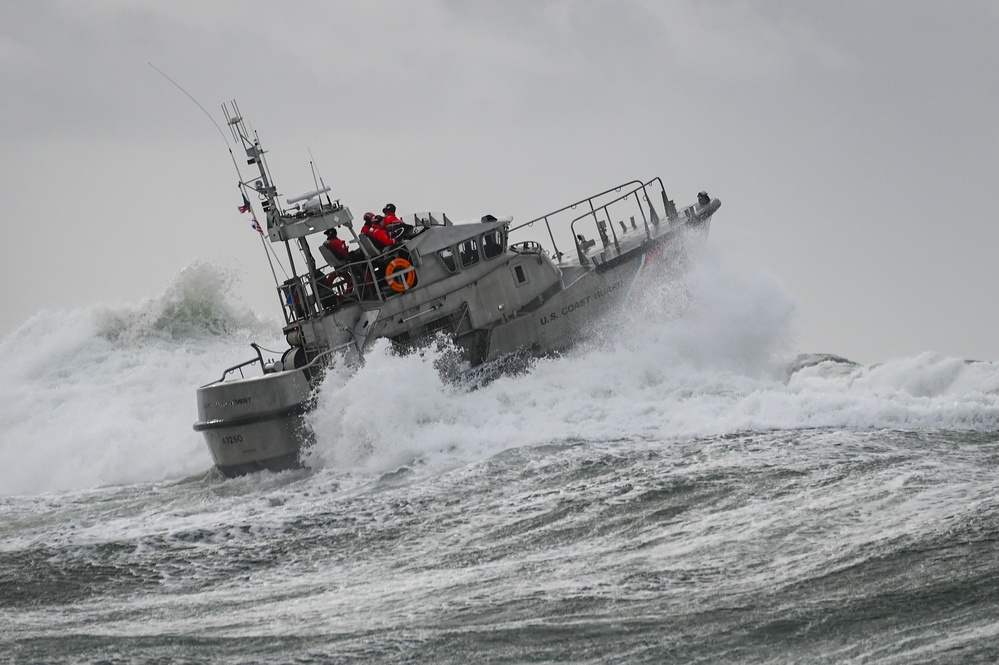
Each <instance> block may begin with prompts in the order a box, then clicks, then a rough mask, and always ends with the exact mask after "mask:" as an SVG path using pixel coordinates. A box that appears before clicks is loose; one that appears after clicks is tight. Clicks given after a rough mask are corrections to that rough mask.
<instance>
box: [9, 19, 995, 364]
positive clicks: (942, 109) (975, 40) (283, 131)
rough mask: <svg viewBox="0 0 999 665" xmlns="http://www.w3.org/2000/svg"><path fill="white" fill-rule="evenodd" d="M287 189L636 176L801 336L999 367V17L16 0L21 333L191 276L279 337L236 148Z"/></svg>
mask: <svg viewBox="0 0 999 665" xmlns="http://www.w3.org/2000/svg"><path fill="white" fill-rule="evenodd" d="M147 63H153V64H154V65H156V66H157V67H159V68H160V69H162V70H163V71H165V72H166V73H167V74H169V75H170V76H171V77H172V78H173V79H175V80H176V81H177V82H178V83H180V84H181V85H182V86H183V87H184V88H185V89H186V90H187V91H188V92H189V93H190V94H191V95H193V96H194V97H195V98H197V99H198V101H200V102H201V103H202V104H203V105H204V106H205V107H206V108H207V109H208V110H209V111H210V112H212V113H213V114H214V115H215V117H216V119H218V120H219V122H220V123H221V118H220V114H219V113H218V107H219V104H220V103H221V102H223V101H227V100H229V99H232V98H235V99H237V101H238V102H239V104H240V106H241V109H242V111H243V114H244V115H245V116H246V117H247V118H248V120H250V121H251V123H252V125H253V127H254V128H255V129H256V130H257V131H259V132H260V135H261V138H262V139H263V141H264V145H265V147H266V148H267V149H268V150H269V151H270V154H269V163H270V166H271V168H272V170H273V172H274V174H275V177H276V179H277V184H278V186H279V188H280V189H281V192H282V194H283V195H285V196H289V195H294V194H298V193H300V192H303V191H306V190H309V189H312V186H311V182H312V177H311V175H310V171H309V166H308V163H309V151H310V150H311V151H312V154H313V155H314V156H315V159H316V163H317V166H318V167H319V170H320V173H321V174H322V176H323V177H324V179H325V180H326V182H327V183H328V184H331V185H333V187H334V193H335V194H336V195H338V196H340V197H342V198H343V200H344V201H345V202H346V203H347V204H348V205H350V206H351V207H352V208H353V210H354V211H355V213H359V212H360V211H363V210H364V209H374V208H378V207H380V206H381V204H383V203H384V202H385V201H388V200H391V201H394V202H395V203H396V204H397V205H398V206H399V208H400V211H415V210H431V209H432V210H445V211H447V212H448V213H449V215H450V216H452V217H453V218H457V219H475V218H478V217H479V216H480V215H482V214H485V213H487V212H491V213H494V214H498V215H502V214H512V215H514V216H515V218H517V219H520V220H527V219H529V218H531V217H534V216H536V215H539V214H542V213H544V212H547V211H548V210H550V209H553V208H556V207H559V206H561V205H563V204H565V203H568V202H570V201H571V200H574V199H576V198H579V197H581V196H585V195H586V194H589V193H591V192H593V191H596V190H600V189H604V188H606V187H608V186H611V185H615V184H618V183H620V182H624V181H628V180H631V179H634V178H641V179H648V178H650V177H653V176H655V175H660V176H662V178H663V180H664V181H665V183H666V186H667V188H668V189H669V190H670V192H671V194H672V196H673V198H674V199H676V201H677V203H682V204H685V203H689V202H691V200H692V199H693V197H694V195H695V194H696V192H697V191H699V190H701V189H706V190H708V191H709V192H710V193H711V194H712V195H713V196H718V197H719V198H721V199H722V202H723V206H722V209H721V211H720V213H719V214H718V215H717V216H716V218H715V222H714V224H713V227H712V233H713V242H715V243H717V244H719V245H720V246H723V247H725V248H727V249H729V250H732V249H734V252H733V253H736V254H738V255H739V256H741V257H744V259H745V261H746V262H748V263H750V264H751V265H756V266H759V267H760V268H761V269H762V270H765V271H766V272H769V273H771V274H773V275H775V276H776V277H777V279H779V280H780V282H781V283H782V284H783V285H784V288H785V289H786V290H787V291H788V293H790V294H792V296H793V297H794V298H795V300H796V301H797V303H798V313H797V346H798V347H799V349H798V350H801V351H806V352H830V353H838V354H840V355H845V356H847V357H850V358H852V359H854V360H858V361H860V362H868V363H870V362H877V361H881V360H887V359H890V358H894V357H901V356H911V355H915V354H918V353H920V352H922V351H936V352H939V353H943V354H947V355H955V356H961V357H965V358H976V359H983V360H999V337H997V331H999V325H997V324H999V307H997V303H996V298H995V295H994V293H993V289H994V286H995V285H996V283H997V282H999V261H997V260H996V259H995V253H996V247H997V246H999V228H997V224H996V219H995V217H996V214H995V212H996V205H995V198H996V193H997V191H999V187H997V185H996V178H997V174H999V3H997V2H995V1H994V0H991V1H986V0H957V1H948V2H943V1H940V2H922V1H918V0H906V1H901V0H899V1H895V2H887V1H884V2H838V3H831V2H809V1H801V0H794V1H790V0H788V1H783V2H776V1H764V0H760V1H754V2H740V1H734V0H733V1H727V2H725V1H715V0H697V1H692V0H691V1H687V2H681V1H675V2H672V1H663V0H616V1H615V2H583V1H580V2H566V1H554V0H553V1H547V2H546V1H543V0H530V1H526V0H525V1H520V0H503V1H502V2H500V1H495V2H485V1H478V2H465V1H457V0H455V1H447V0H422V1H420V2H414V1H397V2H394V1H385V0H382V1H379V0H367V1H364V2H361V1H355V2H335V1H327V2H281V3H275V2H261V1H255V0H248V1H242V2H204V1H202V0H198V1H197V2H188V1H183V0H181V1H177V0H172V1H171V2H169V3H166V2H160V1H155V2H154V1H152V0H149V1H146V0H105V1H101V2H96V1H94V2H88V1H86V0H72V1H70V0H64V1H58V2H57V1H49V0H33V1H31V2H18V1H16V0H0V89H2V90H3V94H2V95H0V120H2V122H0V146H2V147H3V156H2V161H0V170H2V172H0V194H2V198H3V202H4V207H3V213H2V215H3V220H4V225H3V229H4V233H3V236H4V237H3V243H2V245H0V278H2V279H0V294H2V305H3V307H2V311H0V336H6V335H7V334H8V333H9V332H10V331H11V330H13V329H14V328H15V327H17V326H18V325H20V324H21V323H23V322H24V321H26V320H27V319H28V318H30V317H31V316H32V315H33V314H34V313H35V312H37V311H38V310H40V309H54V310H61V309H70V308H75V307H89V306H92V305H94V304H97V303H105V304H114V303H126V302H133V303H137V302H139V301H140V300H142V299H144V298H151V297H156V296H157V295H158V294H159V293H160V292H161V291H162V290H163V289H164V288H165V287H166V286H167V285H168V284H169V283H170V282H171V281H172V280H173V278H174V277H175V276H176V275H177V273H178V272H180V271H181V270H182V269H183V268H184V267H185V266H187V265H189V264H191V263H193V262H195V261H199V260H200V261H205V262H210V263H212V264H214V265H217V266H220V267H222V268H224V269H230V268H231V269H233V270H235V271H237V273H238V274H239V275H240V276H241V281H240V282H239V285H238V289H239V293H238V295H239V296H240V297H241V298H242V299H243V300H244V301H246V302H247V303H249V304H250V305H251V306H252V307H253V308H254V309H256V310H257V311H258V312H259V313H261V314H262V315H265V316H274V317H277V315H278V312H277V307H276V304H275V300H276V296H275V295H273V291H272V290H271V280H270V277H269V272H268V270H267V267H266V262H265V261H264V259H263V257H262V256H261V250H260V245H259V240H258V239H257V237H256V235H255V234H254V233H253V232H252V231H250V230H249V229H248V227H247V221H246V218H245V217H242V216H240V215H239V214H238V213H237V211H236V205H237V203H238V202H239V195H238V192H237V190H236V187H235V180H236V179H235V173H234V171H233V168H232V164H231V161H230V159H229V156H228V154H227V153H226V150H225V145H224V144H223V142H222V138H221V137H220V136H219V134H218V131H217V130H216V129H215V128H214V127H213V126H212V125H211V123H209V121H208V119H207V118H206V117H205V116H204V114H202V112H201V111H199V110H198V109H197V107H196V106H194V105H193V104H192V103H191V102H190V101H189V100H187V99H186V98H185V97H184V96H183V95H182V94H181V93H180V92H178V90H177V89H176V88H174V87H173V86H172V85H171V84H170V83H169V82H167V81H166V80H165V79H163V78H162V77H160V76H159V75H158V74H157V73H156V72H155V71H154V70H153V69H152V68H150V67H149V66H148V64H147Z"/></svg>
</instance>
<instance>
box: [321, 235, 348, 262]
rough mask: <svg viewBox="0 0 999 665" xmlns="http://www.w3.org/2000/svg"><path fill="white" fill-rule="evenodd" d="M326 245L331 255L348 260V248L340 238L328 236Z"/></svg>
mask: <svg viewBox="0 0 999 665" xmlns="http://www.w3.org/2000/svg"><path fill="white" fill-rule="evenodd" d="M326 246H327V247H329V248H330V251H332V252H333V256H335V257H337V258H338V259H340V260H341V261H350V250H349V249H347V243H345V242H344V241H343V240H341V239H340V238H330V239H329V240H327V241H326Z"/></svg>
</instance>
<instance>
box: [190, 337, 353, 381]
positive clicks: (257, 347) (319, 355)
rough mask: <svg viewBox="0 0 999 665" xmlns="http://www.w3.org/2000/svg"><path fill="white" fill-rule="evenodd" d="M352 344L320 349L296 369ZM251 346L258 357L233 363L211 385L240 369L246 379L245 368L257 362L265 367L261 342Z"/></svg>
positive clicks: (314, 363) (312, 363) (305, 366)
mask: <svg viewBox="0 0 999 665" xmlns="http://www.w3.org/2000/svg"><path fill="white" fill-rule="evenodd" d="M351 344H353V342H345V343H343V344H341V345H340V346H336V347H333V348H332V349H326V350H325V351H320V352H319V353H317V354H316V356H315V357H314V358H313V359H312V360H310V361H309V362H307V363H305V364H304V365H302V366H301V367H296V368H295V369H308V368H310V367H312V366H313V365H316V364H318V362H319V361H320V360H321V359H323V358H326V357H327V356H330V355H333V354H334V353H337V352H338V351H342V350H344V349H346V348H349V347H350V345H351ZM250 346H252V347H253V348H254V349H255V350H256V352H257V357H256V358H250V359H249V360H246V361H244V362H241V363H239V364H238V365H233V366H232V367H229V368H227V369H225V370H223V371H222V378H220V379H219V380H218V381H215V382H213V383H209V384H208V385H210V386H211V385H214V384H215V383H223V382H225V378H226V377H227V376H229V374H230V373H231V372H234V371H236V370H239V376H240V378H243V379H245V378H246V375H245V374H243V368H244V367H247V366H249V365H253V364H256V363H257V362H259V363H260V367H261V368H263V366H264V363H263V358H262V357H261V355H260V350H261V349H263V347H262V346H260V345H259V344H256V343H250ZM263 350H264V351H268V352H270V353H276V352H275V351H271V350H270V349H263ZM265 374H266V373H265Z"/></svg>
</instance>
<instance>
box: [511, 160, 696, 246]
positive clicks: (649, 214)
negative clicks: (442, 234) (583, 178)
mask: <svg viewBox="0 0 999 665" xmlns="http://www.w3.org/2000/svg"><path fill="white" fill-rule="evenodd" d="M622 191H623V192H624V193H623V194H621V195H620V196H617V197H615V198H613V199H612V200H610V201H604V200H603V199H604V197H606V196H607V195H608V194H613V193H615V192H622ZM657 192H658V193H659V194H660V195H661V196H662V202H663V206H664V217H665V218H666V219H669V220H671V221H672V220H673V219H675V218H676V209H675V206H674V205H672V201H670V200H669V197H668V196H667V195H666V188H665V186H664V185H663V182H662V179H661V178H659V177H658V176H657V177H655V178H652V179H651V180H649V181H648V182H644V183H643V182H642V181H640V180H630V181H628V182H625V183H623V184H621V185H618V186H617V187H611V188H610V189H607V190H604V191H602V192H600V193H598V194H594V195H592V196H588V197H587V198H585V199H581V200H579V201H576V202H575V203H571V204H569V205H567V206H563V207H561V208H559V209H558V210H554V211H552V212H549V213H547V214H545V215H542V216H540V217H536V218H535V219H532V220H530V221H528V222H525V223H523V224H519V225H517V226H514V227H511V228H510V229H509V231H508V232H509V233H511V234H512V233H513V232H514V231H517V230H519V229H523V228H525V227H531V226H533V225H534V224H535V223H537V222H544V223H545V226H546V229H547V231H548V236H549V238H550V239H551V243H552V247H553V248H554V258H555V259H556V260H557V261H559V262H560V263H561V261H562V257H563V256H564V254H563V253H562V252H561V251H559V249H558V245H557V243H556V240H555V233H554V231H553V228H552V227H553V223H554V221H555V220H553V219H552V218H554V217H556V216H557V215H560V214H562V213H565V212H566V211H569V210H574V209H575V208H577V207H579V206H584V204H585V206H584V208H583V209H584V210H586V208H589V210H586V212H584V214H582V215H579V216H578V217H575V218H573V219H572V220H571V221H570V222H569V230H570V232H571V234H572V241H573V243H574V245H575V247H576V255H577V257H578V258H579V263H580V265H586V264H587V258H586V250H587V249H588V248H589V247H591V246H592V245H593V241H592V240H586V239H585V238H582V237H581V236H580V234H579V233H577V232H576V222H578V221H580V220H582V219H587V218H591V219H592V220H593V222H594V224H595V226H596V231H597V234H598V236H599V238H600V241H601V242H602V243H603V245H604V247H608V246H610V245H612V244H613V245H614V247H615V248H616V249H617V250H618V251H620V240H619V238H618V232H617V230H616V229H615V228H614V221H613V218H612V211H611V208H612V207H614V206H618V205H619V204H620V203H622V202H623V201H626V200H627V199H628V198H629V197H631V196H632V195H634V197H635V202H634V204H631V205H633V206H634V208H637V211H635V210H634V208H632V213H630V214H631V218H632V225H633V226H634V224H635V222H636V219H635V218H636V217H637V216H639V215H640V216H641V218H642V225H643V227H644V229H645V234H646V236H647V237H649V238H651V237H652V235H653V230H652V228H651V227H650V224H649V223H650V221H651V223H652V225H653V226H658V224H659V221H660V219H661V218H660V216H659V214H658V212H657V211H656V204H655V203H654V201H653V196H654V195H655V194H656V193H657ZM598 204H599V205H598ZM646 207H648V210H646ZM601 218H603V219H601ZM562 219H564V217H563V218H562ZM559 223H560V224H561V223H564V222H559ZM623 223H624V222H623V221H622V224H623ZM608 226H609V227H610V234H609V235H608V233H607V227H608ZM561 228H565V227H564V226H563V227H561ZM636 228H637V227H636ZM625 230H626V229H625Z"/></svg>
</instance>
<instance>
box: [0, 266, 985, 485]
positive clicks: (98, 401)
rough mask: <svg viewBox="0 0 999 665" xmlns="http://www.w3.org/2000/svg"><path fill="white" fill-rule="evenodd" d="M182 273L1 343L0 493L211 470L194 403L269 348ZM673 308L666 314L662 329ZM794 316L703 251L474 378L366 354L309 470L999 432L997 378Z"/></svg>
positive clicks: (49, 317)
mask: <svg viewBox="0 0 999 665" xmlns="http://www.w3.org/2000/svg"><path fill="white" fill-rule="evenodd" d="M231 280H232V276H231V275H229V274H228V273H226V272H224V271H220V270H218V269H215V268H212V267H211V266H207V265H202V264H196V265H193V266H191V267H190V268H188V269H186V270H184V271H183V272H181V273H180V274H179V275H178V276H177V278H176V279H175V280H174V282H173V283H172V284H171V285H170V286H169V287H168V288H167V289H166V290H165V291H164V293H163V294H161V295H160V296H159V297H157V298H154V299H151V300H148V301H144V302H142V303H140V304H138V305H134V306H124V307H107V306H103V305H102V306H96V307H92V308H89V309H78V310H73V311H66V312H41V313H39V314H38V315H36V316H35V317H34V318H32V319H31V320H30V321H28V322H27V323H25V324H24V325H22V326H21V327H20V328H19V329H18V330H16V331H14V332H13V333H11V334H10V335H9V336H8V337H7V338H6V339H4V340H3V342H2V343H0V352H2V354H3V357H4V358H6V359H8V360H9V363H8V367H7V371H6V372H5V373H4V375H3V376H2V377H0V432H2V434H0V437H2V438H0V494H7V495H10V494H34V493H41V492H50V491H60V490H66V489H76V488H85V487H92V486H101V485H113V484H127V483H136V482H153V481H160V480H169V479H179V478H184V477H187V476H190V475H192V474H199V473H203V472H206V471H208V470H210V469H211V468H212V460H211V457H210V455H209V453H208V451H207V448H206V446H205V444H204V442H203V440H202V438H201V436H200V435H199V434H197V433H195V432H194V431H193V430H192V428H191V425H192V423H193V422H194V420H195V419H196V403H195V389H196V387H197V386H199V385H203V384H205V383H208V382H210V381H213V380H215V379H217V378H218V377H219V376H221V373H222V370H223V369H224V368H226V367H229V366H232V365H235V364H237V363H239V362H241V361H243V360H246V359H247V358H249V357H250V356H251V355H252V351H251V350H250V349H249V348H248V344H249V342H251V341H257V342H260V343H261V344H262V345H264V346H265V347H270V348H282V347H283V346H284V342H283V340H281V339H280V325H279V324H278V323H277V322H273V321H267V320H265V319H261V318H259V317H258V316H257V315H256V314H254V313H253V312H251V311H249V310H248V309H247V308H246V307H245V306H243V305H242V304H240V303H239V302H237V301H236V300H234V299H233V298H232V297H231V296H230V295H228V293H229V292H230V291H231V284H232V282H231ZM680 314H682V316H680ZM793 326H794V302H793V299H792V298H790V297H789V296H788V295H787V294H786V293H785V292H784V291H783V290H782V289H781V287H780V286H779V284H778V283H777V282H776V280H774V279H773V278H771V277H769V276H766V275H760V274H756V273H753V272H752V271H751V270H747V269H745V268H738V267H733V266H732V265H730V264H728V263H726V261H725V260H724V259H723V257H719V256H717V255H714V254H713V253H711V252H706V253H705V255H704V256H702V257H699V260H698V264H697V267H696V268H695V269H694V270H692V271H691V272H690V273H689V276H688V278H687V279H686V280H685V281H684V282H682V283H674V284H671V285H669V286H662V287H660V288H658V289H655V288H654V289H650V290H647V291H646V292H645V293H644V294H643V295H642V296H641V300H640V301H639V306H638V307H636V308H632V309H631V310H630V311H629V312H627V313H624V312H622V313H620V314H618V315H615V316H614V317H612V320H611V321H609V322H608V324H607V327H606V328H605V329H604V330H603V331H602V334H600V335H598V336H596V337H595V338H594V339H593V340H592V341H590V342H589V343H587V344H584V345H582V346H580V347H578V348H576V349H575V350H573V351H571V352H569V353H566V354H564V355H562V356H558V357H550V358H543V359H538V360H532V361H530V362H524V363H521V364H519V365H517V369H518V371H517V372H514V373H505V374H501V375H499V376H497V377H493V378H492V379H491V380H489V381H484V382H481V383H476V384H474V386H475V387H474V389H473V388H470V387H469V385H468V384H463V383H461V382H455V381H454V380H452V378H450V377H448V376H447V375H446V374H442V372H441V371H440V368H441V367H442V366H446V365H447V360H448V358H447V356H448V353H449V351H448V349H447V345H442V346H439V347H434V348H429V349H424V350H422V351H420V352H417V353H411V354H408V355H400V354H398V353H396V352H395V351H394V350H393V349H392V348H391V346H390V345H389V344H388V343H387V342H384V341H380V342H378V343H377V344H376V345H375V346H374V348H373V349H372V350H371V352H370V353H369V354H368V355H367V356H366V359H365V363H364V365H363V366H362V367H360V368H359V369H356V370H351V369H347V368H345V367H334V368H332V369H331V370H330V371H329V372H328V373H327V376H326V378H325V381H324V383H323V384H322V385H321V386H320V388H319V390H318V403H319V409H318V410H317V411H316V412H314V413H313V414H312V415H311V416H310V419H311V422H312V425H313V428H314V429H315V432H316V438H317V445H316V446H315V447H314V448H313V449H312V450H311V451H310V453H309V455H308V460H307V461H308V462H309V464H310V466H312V467H313V469H315V470H316V471H318V472H321V473H333V474H338V475H342V476H343V478H344V479H345V480H344V481H345V482H347V480H346V479H350V478H355V479H358V480H361V481H363V479H365V478H370V477H372V476H378V475H379V474H384V473H386V472H393V471H396V470H398V469H400V468H413V467H414V465H415V466H426V467H428V468H431V469H433V468H451V467H454V466H456V465H462V464H467V463H471V462H477V461H481V460H484V459H488V458H491V457H492V456H495V455H497V454H498V453H500V452H502V451H504V450H507V449H510V448H517V447H523V446H538V445H546V444H552V443H554V444H566V443H572V442H573V441H590V442H602V441H622V440H623V441H635V442H664V444H666V445H668V444H669V442H678V441H686V440H691V439H696V438H698V437H713V436H719V435H726V434H730V433H736V432H747V431H749V432H751V431H772V430H794V429H805V428H850V429H863V430H866V429H879V428H891V429H919V428H932V429H954V430H973V431H991V430H996V429H999V366H997V365H996V364H995V363H985V362H966V361H964V360H963V359H959V358H949V357H944V356H940V355H938V354H933V353H925V354H922V355H919V356H915V357H912V358H902V359H898V360H893V361H891V362H886V363H882V364H879V365H874V366H862V365H857V364H855V363H852V362H850V361H848V360H846V359H843V358H838V357H836V356H833V355H823V354H813V355H806V356H799V355H796V354H795V352H794V350H793V337H794V336H793Z"/></svg>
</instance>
